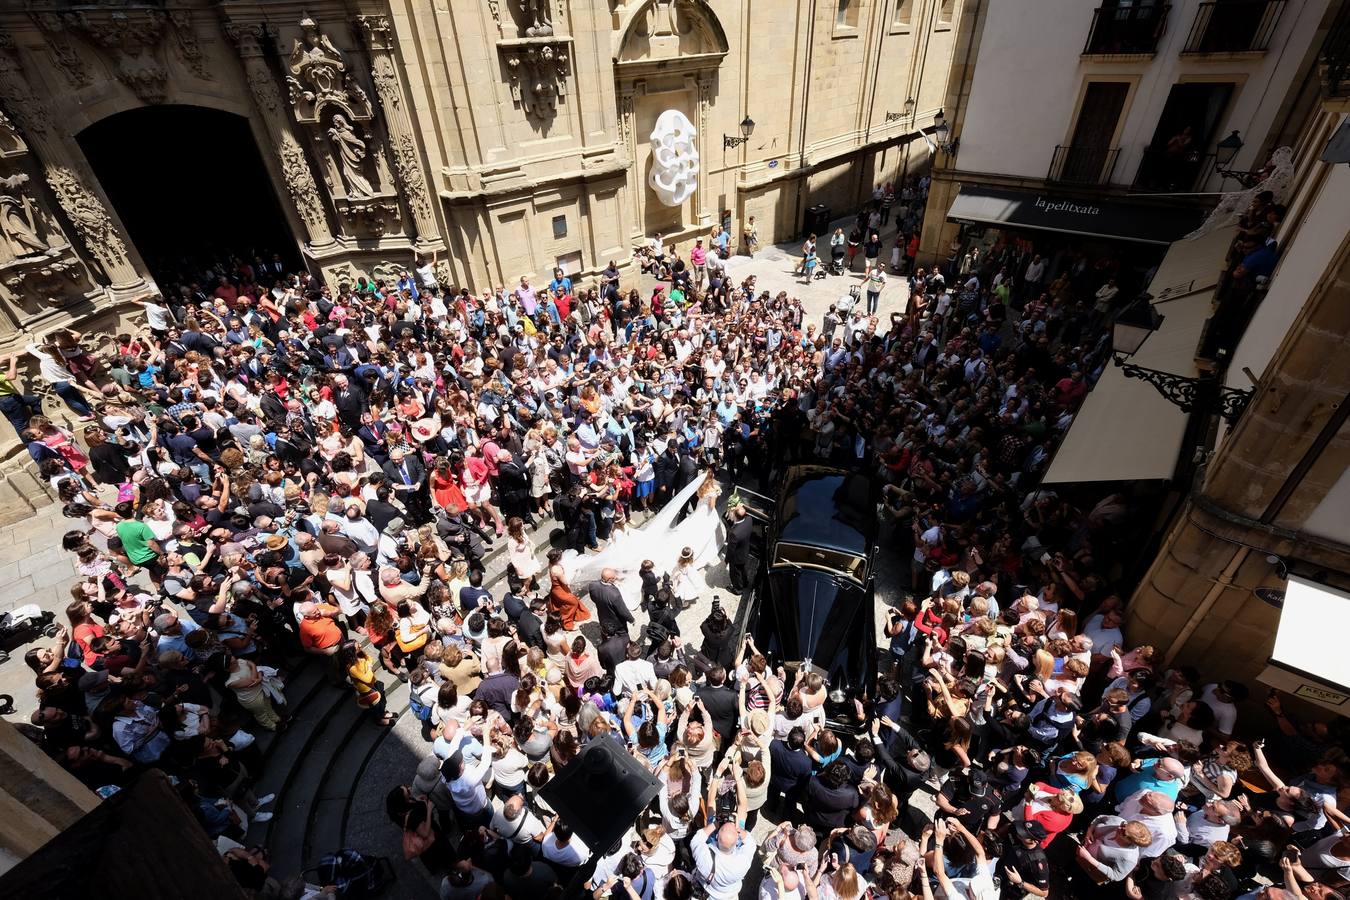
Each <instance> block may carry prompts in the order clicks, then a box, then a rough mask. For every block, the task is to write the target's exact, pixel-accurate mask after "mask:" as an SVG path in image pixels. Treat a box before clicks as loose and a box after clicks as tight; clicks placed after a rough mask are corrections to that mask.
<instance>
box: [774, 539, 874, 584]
mask: <svg viewBox="0 0 1350 900" xmlns="http://www.w3.org/2000/svg"><path fill="white" fill-rule="evenodd" d="M773 565H774V566H805V567H808V568H812V569H824V570H825V571H827V572H835V573H837V574H839V575H846V576H848V577H849V578H852V579H853V580H854V581H856V582H858V583H859V584H862V583H863V574H864V572H865V571H866V569H867V558H866V557H864V556H854V555H853V554H852V553H841V552H839V551H838V550H826V549H823V548H821V547H807V546H805V545H804V544H791V543H788V542H787V541H779V542H778V544H777V546H775V547H774V554H773Z"/></svg>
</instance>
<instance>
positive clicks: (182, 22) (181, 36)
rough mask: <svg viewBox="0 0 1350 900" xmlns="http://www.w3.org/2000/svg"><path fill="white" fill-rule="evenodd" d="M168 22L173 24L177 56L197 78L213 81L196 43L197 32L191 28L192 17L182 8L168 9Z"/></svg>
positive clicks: (199, 46)
mask: <svg viewBox="0 0 1350 900" xmlns="http://www.w3.org/2000/svg"><path fill="white" fill-rule="evenodd" d="M169 24H170V25H172V26H173V36H174V39H175V40H176V41H177V47H178V56H179V58H180V59H182V60H183V62H185V63H187V65H188V68H190V69H191V70H192V72H193V74H195V75H196V76H197V77H198V78H201V79H202V80H204V81H213V80H214V78H213V76H212V75H211V71H210V70H209V69H207V68H206V57H205V56H204V55H203V54H202V48H201V45H200V44H199V43H197V32H195V31H193V30H192V17H191V15H190V14H189V13H188V12H187V11H186V10H182V9H175V10H170V11H169Z"/></svg>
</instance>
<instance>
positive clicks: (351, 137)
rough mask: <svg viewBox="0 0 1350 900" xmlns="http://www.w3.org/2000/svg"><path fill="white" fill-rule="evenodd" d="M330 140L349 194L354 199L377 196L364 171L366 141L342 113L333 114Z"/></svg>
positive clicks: (329, 130) (343, 182) (329, 131)
mask: <svg viewBox="0 0 1350 900" xmlns="http://www.w3.org/2000/svg"><path fill="white" fill-rule="evenodd" d="M328 140H329V141H330V142H331V143H332V145H333V155H334V157H336V159H337V160H338V163H339V166H340V170H341V172H342V184H343V187H344V188H345V189H346V194H347V196H348V197H349V198H352V199H360V198H364V197H373V196H375V189H374V188H372V187H371V186H370V180H369V179H367V178H366V176H365V175H364V174H363V172H362V169H364V168H365V162H366V142H365V141H363V140H361V138H359V137H357V135H356V132H355V131H353V130H352V126H351V123H350V122H348V121H347V120H346V118H344V117H343V116H342V115H341V114H340V113H339V114H338V115H335V116H333V124H332V126H331V127H330V128H329V129H328Z"/></svg>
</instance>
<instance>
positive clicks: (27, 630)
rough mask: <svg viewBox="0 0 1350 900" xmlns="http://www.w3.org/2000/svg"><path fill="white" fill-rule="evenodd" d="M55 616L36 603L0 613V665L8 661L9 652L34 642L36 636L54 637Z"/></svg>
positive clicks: (55, 629)
mask: <svg viewBox="0 0 1350 900" xmlns="http://www.w3.org/2000/svg"><path fill="white" fill-rule="evenodd" d="M55 618H56V616H55V615H54V614H52V613H50V612H47V611H44V610H43V609H42V608H41V607H40V606H38V605H37V604H36V603H29V604H26V605H24V606H20V607H18V608H17V609H13V610H10V611H9V612H7V613H0V663H3V662H8V661H9V651H11V650H13V649H14V648H15V647H18V646H21V645H23V644H27V643H28V642H30V641H32V640H35V639H36V638H37V636H38V635H46V636H47V637H56V633H57V631H58V630H59V627H58V626H57V625H56V624H55V623H54V622H53V621H52V620H53V619H55Z"/></svg>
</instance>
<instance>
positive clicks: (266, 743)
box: [257, 658, 326, 793]
mask: <svg viewBox="0 0 1350 900" xmlns="http://www.w3.org/2000/svg"><path fill="white" fill-rule="evenodd" d="M325 686H326V680H325V679H324V669H323V666H315V665H311V664H310V660H308V659H303V658H302V659H297V660H293V661H292V664H291V666H290V674H289V675H288V676H287V677H286V687H285V689H284V690H283V691H282V693H283V694H284V695H285V697H286V709H287V710H288V711H289V712H290V714H291V715H294V714H295V712H296V711H297V710H299V709H301V708H303V707H304V706H306V705H308V704H309V702H310V700H312V699H313V697H314V695H315V694H316V693H318V692H319V691H320V690H321V689H322V688H324V687H325ZM284 733H285V732H283V734H284ZM280 736H281V735H279V734H278V733H277V732H275V731H263V730H262V729H259V730H258V731H257V737H258V741H257V743H258V750H259V752H261V753H262V757H263V771H266V770H267V768H268V766H267V758H268V756H269V755H270V754H271V751H272V748H273V747H274V746H275V745H276V742H277V738H278V737H280ZM263 793H265V792H263Z"/></svg>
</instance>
